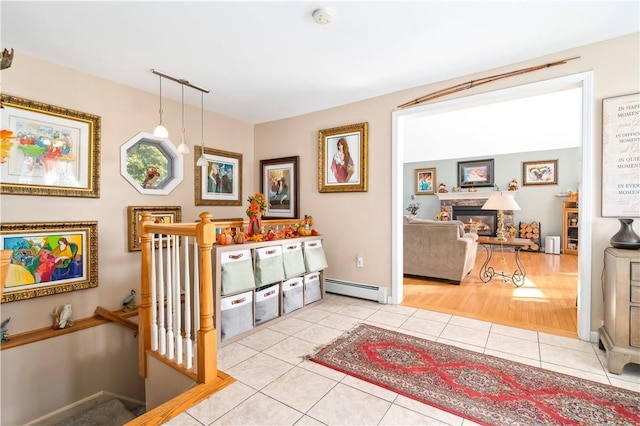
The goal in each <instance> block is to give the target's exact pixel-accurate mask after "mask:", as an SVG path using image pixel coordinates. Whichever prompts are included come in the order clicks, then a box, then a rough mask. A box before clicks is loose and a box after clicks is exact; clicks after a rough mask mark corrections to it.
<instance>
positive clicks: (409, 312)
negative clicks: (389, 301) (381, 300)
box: [380, 305, 418, 316]
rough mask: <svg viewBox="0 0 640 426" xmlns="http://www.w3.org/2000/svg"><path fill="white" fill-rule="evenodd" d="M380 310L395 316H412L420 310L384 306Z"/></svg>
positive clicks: (399, 306) (400, 306)
mask: <svg viewBox="0 0 640 426" xmlns="http://www.w3.org/2000/svg"><path fill="white" fill-rule="evenodd" d="M380 310H381V311H384V312H393V313H394V314H402V315H407V316H411V315H413V314H415V313H416V311H417V310H418V309H416V308H411V307H409V306H402V305H382V308H380Z"/></svg>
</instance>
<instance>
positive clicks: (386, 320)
mask: <svg viewBox="0 0 640 426" xmlns="http://www.w3.org/2000/svg"><path fill="white" fill-rule="evenodd" d="M408 318H409V316H408V315H403V314H397V313H395V312H386V311H382V310H380V311H378V312H376V313H375V314H373V315H371V316H370V317H369V318H367V321H372V322H378V323H380V324H385V325H389V326H391V327H400V326H401V325H402V324H403V323H404V322H405V321H406V320H407V319H408Z"/></svg>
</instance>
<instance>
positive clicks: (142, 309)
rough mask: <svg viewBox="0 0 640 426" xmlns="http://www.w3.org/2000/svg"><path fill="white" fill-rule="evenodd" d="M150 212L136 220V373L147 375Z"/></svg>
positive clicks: (149, 341)
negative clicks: (139, 255) (138, 249)
mask: <svg viewBox="0 0 640 426" xmlns="http://www.w3.org/2000/svg"><path fill="white" fill-rule="evenodd" d="M152 224H153V220H152V219H151V213H150V212H142V213H141V218H140V220H138V224H137V226H138V235H140V247H141V249H142V260H141V268H140V298H141V301H140V306H139V307H138V374H140V376H142V377H145V378H146V377H147V350H149V349H151V302H152V301H151V285H152V283H151V239H152V237H153V234H152V233H150V232H145V228H146V226H147V225H152Z"/></svg>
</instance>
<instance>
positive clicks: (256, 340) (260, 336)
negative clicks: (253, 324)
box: [238, 328, 287, 351]
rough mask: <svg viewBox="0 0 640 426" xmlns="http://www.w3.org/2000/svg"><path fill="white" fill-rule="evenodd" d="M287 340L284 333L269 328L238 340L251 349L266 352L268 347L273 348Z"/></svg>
mask: <svg viewBox="0 0 640 426" xmlns="http://www.w3.org/2000/svg"><path fill="white" fill-rule="evenodd" d="M286 338H287V335H286V334H284V333H280V332H278V331H274V330H271V329H269V328H263V329H261V330H259V331H256V332H255V333H252V334H250V335H248V336H247V337H245V338H242V339H240V340H238V343H240V344H242V345H245V346H249V347H250V348H251V349H255V350H257V351H264V350H265V349H267V348H268V347H270V346H273V345H274V344H276V343H278V342H280V341H282V340H284V339H286Z"/></svg>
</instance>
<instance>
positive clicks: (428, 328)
mask: <svg viewBox="0 0 640 426" xmlns="http://www.w3.org/2000/svg"><path fill="white" fill-rule="evenodd" d="M446 326H447V324H445V323H443V322H438V321H433V320H430V319H423V318H416V317H414V316H412V317H409V318H408V319H407V320H406V321H405V322H404V323H403V324H402V326H401V327H400V328H399V329H398V331H404V330H410V331H416V332H418V333H422V334H428V335H431V336H435V337H437V336H440V334H441V333H442V330H444V328H445V327H446Z"/></svg>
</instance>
